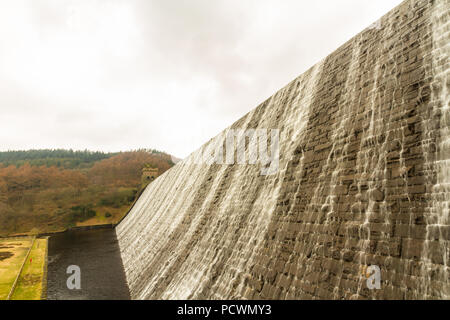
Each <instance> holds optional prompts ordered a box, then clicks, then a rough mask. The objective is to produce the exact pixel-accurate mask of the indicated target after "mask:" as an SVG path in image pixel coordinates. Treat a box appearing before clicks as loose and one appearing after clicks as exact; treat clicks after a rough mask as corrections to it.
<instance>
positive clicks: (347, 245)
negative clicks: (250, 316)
mask: <svg viewBox="0 0 450 320" xmlns="http://www.w3.org/2000/svg"><path fill="white" fill-rule="evenodd" d="M449 16H450V1H448V0H434V1H433V0H408V1H405V2H403V3H402V4H401V5H399V6H398V7H396V8H394V9H393V10H392V11H391V12H389V13H388V14H386V15H385V16H383V17H382V18H381V19H380V20H379V21H377V22H376V23H374V24H373V25H371V26H370V27H368V28H366V29H365V30H364V31H362V32H361V33H360V34H358V35H357V36H355V37H354V38H353V39H351V40H350V41H348V42H347V43H345V44H344V45H342V46H341V47H340V48H339V49H337V50H336V51H335V52H334V53H332V54H331V55H329V56H328V57H327V58H325V59H324V60H322V61H321V62H319V63H318V64H316V65H315V66H313V67H312V68H311V69H309V70H308V71H307V72H305V73H304V74H302V75H301V76H300V77H298V78H297V79H295V80H294V81H292V82H291V83H289V84H288V85H287V86H286V87H284V88H283V89H281V90H280V91H278V92H277V93H276V94H275V95H273V96H272V97H271V98H269V99H268V100H267V101H265V102H264V103H262V104H261V105H260V106H258V107H257V108H256V109H254V110H253V111H251V112H250V113H248V114H247V115H246V116H244V117H243V118H242V119H240V120H239V121H237V122H236V123H234V124H233V125H231V126H230V127H229V128H227V129H226V130H224V132H222V133H221V134H219V135H218V136H217V137H216V138H215V139H212V140H211V141H209V142H208V143H206V144H205V145H204V146H203V147H201V148H200V149H199V150H197V151H195V152H194V153H193V154H191V155H190V156H189V157H188V158H187V159H185V160H183V161H182V162H180V163H178V164H177V165H176V166H175V167H173V168H172V169H171V170H169V171H167V172H166V173H164V174H163V175H162V176H160V177H159V178H158V179H156V180H155V181H154V182H153V183H151V184H150V185H149V186H148V187H147V189H146V190H145V192H144V193H143V194H142V196H141V197H140V199H139V200H138V201H137V202H136V204H135V206H134V208H133V209H132V210H131V212H130V213H129V214H128V216H127V217H126V218H125V219H124V220H123V221H122V222H121V223H120V225H118V226H117V228H116V233H117V237H118V241H119V246H120V251H121V256H122V260H123V264H124V268H125V274H126V278H127V283H128V286H129V288H130V293H131V297H132V298H133V299H450V284H449V277H450V273H449V264H450V262H449V255H450V246H449V243H450V223H449V203H450V111H449V96H450V95H449V92H450V78H449V72H450V67H449V51H450V41H449V40H450V23H449V20H450V19H449ZM249 129H260V131H263V130H268V131H267V132H269V130H274V129H278V130H279V148H278V153H279V161H278V163H277V164H278V170H276V171H275V172H271V173H270V174H262V172H263V171H264V165H263V164H261V162H256V163H250V162H249V160H247V162H246V163H245V164H242V163H238V162H236V163H235V164H228V163H223V164H220V162H219V163H217V161H216V162H212V163H211V161H210V162H206V163H205V162H199V161H196V160H198V159H204V158H205V155H212V154H213V153H214V152H213V153H211V150H217V148H218V146H220V145H222V146H223V149H224V150H225V145H226V140H225V139H223V137H225V136H227V133H229V132H235V131H236V130H247V131H244V132H247V133H248V132H259V131H258V130H256V131H252V130H249ZM233 130H234V131H233ZM250 136H251V135H250ZM268 136H269V138H268V140H269V142H268V143H267V144H268V146H270V145H271V144H270V142H274V141H275V138H274V137H272V138H270V133H268ZM217 141H223V144H222V142H220V143H219V144H218V143H217ZM256 141H257V140H254V139H251V137H250V138H247V139H246V143H245V145H244V148H245V150H246V151H247V153H248V154H250V151H251V149H252V148H254V147H255V146H256ZM233 145H234V142H233ZM272 145H276V144H275V143H273V144H272ZM259 147H261V146H259ZM269 151H271V152H272V156H274V154H273V153H274V152H275V149H272V150H270V148H269ZM224 153H225V152H224ZM275 153H277V152H275ZM216 155H217V154H216ZM202 156H203V158H202ZM233 156H234V155H233ZM224 158H225V155H224ZM216 159H217V158H216ZM241 160H242V159H241ZM272 163H274V162H272ZM370 266H376V267H378V268H379V270H380V288H379V289H377V288H373V287H372V288H369V287H368V284H367V280H368V269H370Z"/></svg>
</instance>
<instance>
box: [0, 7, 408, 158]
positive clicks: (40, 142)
mask: <svg viewBox="0 0 450 320" xmlns="http://www.w3.org/2000/svg"><path fill="white" fill-rule="evenodd" d="M400 2H401V1H400V0H377V1H373V0H315V1H311V0H305V1H302V0H186V1H183V0H158V1H151V0H117V1H113V0H110V1H107V0H103V1H95V0H73V1H72V0H28V1H22V0H0V120H1V123H0V150H17V149H37V148H72V149H86V148H87V149H91V150H103V151H120V150H122V151H125V150H130V149H138V148H156V149H159V150H163V151H166V152H169V153H171V154H173V155H175V156H178V157H185V156H187V155H188V154H189V153H190V152H192V151H193V150H194V149H196V148H198V147H200V146H201V145H202V144H203V143H204V142H206V141H207V140H209V139H210V138H211V137H213V136H215V135H216V134H217V133H219V132H220V131H221V130H223V129H224V128H226V127H227V126H229V125H230V124H232V123H233V122H234V121H236V120H237V119H239V118H240V117H242V116H243V115H245V114H246V113H247V112H248V111H250V110H251V109H253V108H255V107H256V106H257V105H258V104H259V103H261V102H262V101H264V100H265V99H267V98H268V97H269V96H271V95H272V94H273V93H275V92H276V91H277V90H278V89H280V88H281V87H283V86H284V85H286V84H287V83H288V82H289V81H291V80H293V79H294V78H295V77H297V76H299V75H300V74H301V73H303V72H304V71H306V70H307V69H308V68H309V67H311V66H312V65H313V64H315V63H316V62H318V61H320V60H321V59H322V58H324V57H326V56H327V55H328V54H329V53H331V52H332V51H334V50H335V49H336V48H337V47H339V46H340V45H341V44H343V43H344V42H345V41H347V40H349V39H350V38H351V37H353V36H354V35H356V34H357V33H358V32H360V31H362V30H363V29H364V28H365V27H367V26H369V25H370V24H372V23H373V22H374V21H376V20H377V19H378V18H380V17H381V16H382V15H383V14H385V13H387V12H388V11H389V10H390V9H392V8H393V7H395V6H396V5H398V4H399V3H400Z"/></svg>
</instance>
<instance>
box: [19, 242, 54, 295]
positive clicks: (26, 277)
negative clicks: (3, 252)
mask: <svg viewBox="0 0 450 320" xmlns="http://www.w3.org/2000/svg"><path fill="white" fill-rule="evenodd" d="M46 251H47V239H36V241H35V242H34V244H33V248H32V249H31V252H30V255H29V256H28V258H27V261H26V262H25V266H24V267H23V270H22V273H21V274H20V277H19V281H18V282H17V286H16V289H15V290H14V293H13V295H12V297H11V300H40V299H41V295H42V286H43V281H46V279H44V267H45V263H46V261H45V260H46V259H45V256H46V254H45V253H46ZM30 259H31V260H30Z"/></svg>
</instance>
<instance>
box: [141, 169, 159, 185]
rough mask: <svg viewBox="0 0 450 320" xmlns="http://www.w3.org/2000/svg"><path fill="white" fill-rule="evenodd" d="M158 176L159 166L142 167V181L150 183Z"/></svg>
mask: <svg viewBox="0 0 450 320" xmlns="http://www.w3.org/2000/svg"><path fill="white" fill-rule="evenodd" d="M156 177H158V168H150V167H148V166H146V167H145V168H143V169H142V183H149V182H152V181H153V180H155V179H156Z"/></svg>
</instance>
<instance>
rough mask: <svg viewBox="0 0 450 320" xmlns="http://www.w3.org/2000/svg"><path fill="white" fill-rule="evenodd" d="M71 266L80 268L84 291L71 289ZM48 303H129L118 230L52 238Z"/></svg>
mask: <svg viewBox="0 0 450 320" xmlns="http://www.w3.org/2000/svg"><path fill="white" fill-rule="evenodd" d="M69 266H78V267H79V268H80V276H81V277H80V280H81V281H80V284H81V289H72V290H71V289H68V287H67V279H68V278H69V277H71V276H72V275H74V273H73V272H72V273H67V268H68V267H69ZM47 299H48V300H128V299H130V294H129V290H128V286H127V283H126V278H125V273H124V270H123V265H122V259H121V257H120V252H119V246H118V243H117V239H116V234H115V231H114V229H97V230H86V231H79V230H77V231H69V232H65V233H62V234H58V235H55V236H51V237H50V238H49V248H48V275H47Z"/></svg>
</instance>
